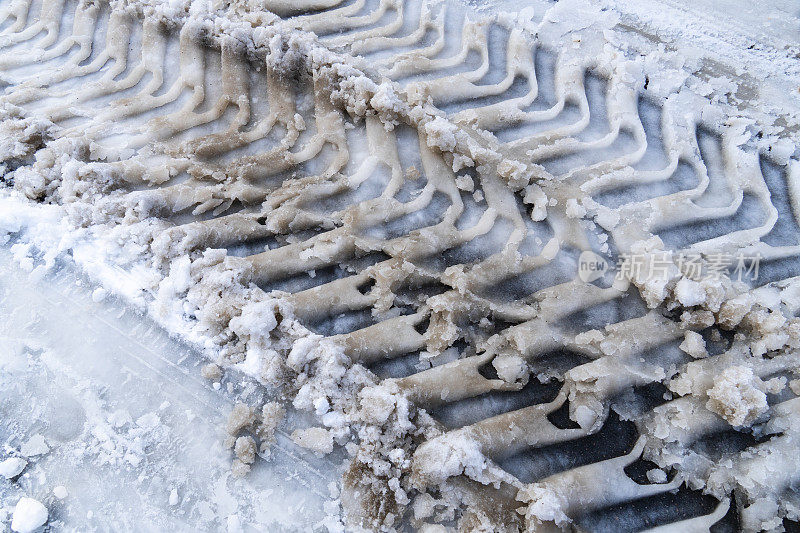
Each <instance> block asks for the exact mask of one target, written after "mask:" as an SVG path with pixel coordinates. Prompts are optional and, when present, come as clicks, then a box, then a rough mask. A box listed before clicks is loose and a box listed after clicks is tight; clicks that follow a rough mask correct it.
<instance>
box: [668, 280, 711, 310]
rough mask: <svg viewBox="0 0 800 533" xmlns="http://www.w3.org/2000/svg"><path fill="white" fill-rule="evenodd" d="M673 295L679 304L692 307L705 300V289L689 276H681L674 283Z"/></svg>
mask: <svg viewBox="0 0 800 533" xmlns="http://www.w3.org/2000/svg"><path fill="white" fill-rule="evenodd" d="M675 297H676V298H677V299H678V301H679V302H680V303H681V305H685V306H686V307H692V306H695V305H700V304H701V303H703V302H704V301H705V300H706V291H705V290H704V289H703V286H702V285H701V284H700V283H698V282H696V281H693V280H691V279H689V278H681V280H680V281H679V282H678V284H677V285H675Z"/></svg>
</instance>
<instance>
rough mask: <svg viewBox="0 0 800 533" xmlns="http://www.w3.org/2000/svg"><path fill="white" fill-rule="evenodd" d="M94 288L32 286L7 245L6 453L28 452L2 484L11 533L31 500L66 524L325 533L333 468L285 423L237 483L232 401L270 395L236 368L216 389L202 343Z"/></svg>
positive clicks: (46, 281)
mask: <svg viewBox="0 0 800 533" xmlns="http://www.w3.org/2000/svg"><path fill="white" fill-rule="evenodd" d="M93 290H94V288H93V287H91V286H90V285H88V283H87V282H86V280H84V279H82V278H81V277H80V276H78V275H76V273H75V272H74V269H73V267H70V266H68V265H59V267H57V269H56V270H55V272H53V273H52V274H49V275H47V276H45V277H44V278H42V279H38V280H37V279H35V278H32V277H31V276H30V275H29V274H28V273H26V272H24V271H22V270H21V269H20V268H19V267H18V266H17V265H16V264H14V263H13V262H12V261H11V258H10V254H9V251H8V247H7V246H5V247H3V248H0V411H1V412H2V413H3V415H2V417H0V443H2V451H0V453H2V456H0V459H5V460H6V461H8V460H11V461H14V462H16V461H24V460H23V459H17V458H18V457H20V456H22V455H24V454H25V453H27V454H29V455H30V457H27V461H28V464H27V466H26V467H25V469H24V471H22V474H21V475H20V476H19V477H15V475H11V476H10V477H11V478H15V479H13V480H8V479H3V480H2V481H0V509H2V510H3V511H4V512H0V515H4V516H6V520H7V522H6V526H8V524H9V523H10V520H11V517H12V513H13V510H14V506H15V505H16V503H17V501H18V500H19V499H20V498H21V497H28V498H35V499H36V500H38V501H41V502H42V503H43V504H44V505H45V506H46V507H47V508H48V509H49V515H50V518H49V520H50V521H49V523H50V524H51V525H54V526H58V527H59V528H61V527H65V528H75V529H78V530H87V529H89V528H99V529H101V530H109V529H117V530H119V529H129V530H130V529H135V528H142V527H151V528H154V529H157V530H175V531H194V530H196V529H197V528H200V529H215V530H220V529H222V530H224V529H225V528H226V527H228V524H229V523H233V522H238V523H240V524H242V526H244V527H255V528H258V529H261V530H269V531H312V530H315V529H319V528H320V526H318V522H319V521H320V520H321V517H322V516H323V503H324V502H325V500H326V498H328V497H329V491H328V483H330V482H331V481H334V480H335V479H338V475H337V473H336V466H335V460H334V459H327V458H326V459H319V458H317V457H315V456H314V454H313V453H310V452H309V453H306V452H304V451H303V450H302V449H300V448H298V447H296V446H294V445H293V444H292V443H291V442H290V441H289V439H288V437H287V435H286V433H284V432H282V431H280V429H279V432H278V434H277V444H276V445H274V446H273V447H272V454H271V457H270V459H269V460H258V461H256V463H255V464H254V465H253V470H252V472H251V473H250V474H249V475H248V477H247V478H246V479H244V480H238V479H234V478H233V477H232V476H231V475H230V468H231V459H232V458H231V452H230V451H228V450H225V449H223V447H222V441H223V439H224V437H225V434H224V433H225V431H224V428H225V420H226V419H227V416H228V413H229V412H230V410H231V409H232V407H233V404H234V401H233V398H234V396H236V395H239V394H241V395H243V398H244V399H245V400H244V401H251V402H252V403H253V404H254V405H255V404H258V402H259V399H260V398H261V397H262V396H263V394H264V393H263V392H261V391H259V390H257V389H256V387H255V385H254V384H253V383H252V382H250V381H248V380H247V379H245V378H244V376H241V375H236V373H234V372H232V371H229V372H228V373H227V376H226V378H225V379H224V380H223V381H222V386H221V387H220V390H215V389H214V387H213V386H212V382H211V381H207V380H205V379H203V378H202V376H201V374H200V368H201V361H202V360H201V358H200V357H199V355H198V354H197V352H195V351H194V350H193V349H192V348H191V347H188V346H186V345H184V344H182V343H180V342H178V341H176V340H174V339H171V338H169V337H168V336H167V335H166V334H165V333H164V332H163V331H162V330H161V329H159V328H158V327H156V326H155V325H153V324H152V323H150V322H149V321H148V320H147V319H146V318H143V317H141V316H139V315H137V314H136V313H134V312H131V311H126V310H125V306H124V305H122V304H120V303H119V302H117V301H116V300H113V299H110V298H109V299H106V300H101V301H95V300H98V299H97V298H93V297H92V294H93ZM289 416H290V418H291V417H293V420H292V423H294V424H302V423H304V422H303V420H300V419H298V416H297V415H296V414H292V413H290V414H289ZM45 442H46V445H45V447H43V446H42V444H43V443H45ZM6 464H7V463H5V462H4V463H3V465H6ZM8 466H9V467H10V466H12V465H8ZM3 472H4V473H10V474H13V472H10V471H9V472H6V469H5V466H4V470H3ZM231 517H233V518H231ZM22 530H23V529H20V531H22Z"/></svg>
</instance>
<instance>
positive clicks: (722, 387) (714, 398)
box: [706, 366, 769, 426]
mask: <svg viewBox="0 0 800 533" xmlns="http://www.w3.org/2000/svg"><path fill="white" fill-rule="evenodd" d="M761 384H762V383H761V380H760V379H759V378H758V377H757V376H755V375H754V374H753V371H752V370H751V369H749V368H747V367H746V366H732V367H730V368H726V369H725V370H724V371H723V372H722V373H721V374H720V375H719V376H717V377H716V378H714V386H713V387H712V388H711V389H710V390H709V391H708V398H709V399H708V403H707V404H706V407H707V408H708V409H709V410H710V411H712V412H714V413H716V414H718V415H719V416H721V417H722V418H724V419H725V420H727V421H728V423H729V424H730V425H732V426H744V425H748V424H750V423H752V422H753V421H754V420H755V419H756V418H758V417H759V416H760V415H761V414H763V413H765V412H766V411H767V409H768V408H769V406H768V405H767V395H766V394H764V392H763V391H762V390H761V388H760V387H759V385H761Z"/></svg>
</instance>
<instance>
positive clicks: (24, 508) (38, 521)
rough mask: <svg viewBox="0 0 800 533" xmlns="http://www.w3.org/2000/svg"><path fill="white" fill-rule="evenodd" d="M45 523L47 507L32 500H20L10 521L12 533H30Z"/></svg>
mask: <svg viewBox="0 0 800 533" xmlns="http://www.w3.org/2000/svg"><path fill="white" fill-rule="evenodd" d="M46 522H47V507H45V506H44V505H43V504H42V502H40V501H39V500H34V499H33V498H20V500H19V501H18V502H17V506H16V507H15V508H14V517H13V518H12V520H11V529H12V531H17V532H19V533H31V532H32V531H36V530H37V529H38V528H40V527H41V526H43V525H44V524H45V523H46Z"/></svg>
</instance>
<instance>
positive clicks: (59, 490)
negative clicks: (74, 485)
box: [53, 485, 69, 500]
mask: <svg viewBox="0 0 800 533" xmlns="http://www.w3.org/2000/svg"><path fill="white" fill-rule="evenodd" d="M53 496H55V497H56V498H58V499H59V500H63V499H64V498H66V497H67V496H69V492H67V487H65V486H64V485H59V486H57V487H55V488H53Z"/></svg>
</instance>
